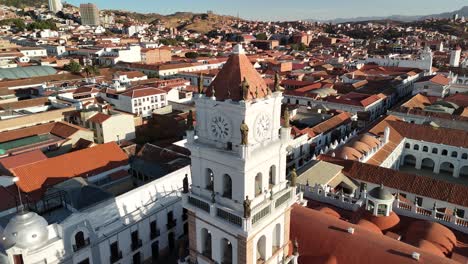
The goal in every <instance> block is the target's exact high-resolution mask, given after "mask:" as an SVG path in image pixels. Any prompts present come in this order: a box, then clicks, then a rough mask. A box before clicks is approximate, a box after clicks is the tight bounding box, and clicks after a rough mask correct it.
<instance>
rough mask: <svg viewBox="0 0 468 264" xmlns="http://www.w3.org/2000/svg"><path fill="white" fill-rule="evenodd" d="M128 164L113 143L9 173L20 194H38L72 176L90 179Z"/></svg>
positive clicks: (33, 164) (30, 165) (29, 165)
mask: <svg viewBox="0 0 468 264" xmlns="http://www.w3.org/2000/svg"><path fill="white" fill-rule="evenodd" d="M127 164H128V156H127V155H126V154H125V152H123V151H122V150H121V149H120V147H119V146H118V145H117V144H116V143H115V142H111V143H106V144H102V145H97V146H95V147H92V148H87V149H83V150H79V151H74V152H71V153H68V154H64V155H61V156H57V157H54V158H49V159H46V160H43V161H39V162H35V163H32V164H28V165H24V166H21V167H18V168H15V169H13V170H12V172H13V175H15V176H17V177H19V179H20V180H19V182H18V185H19V187H20V188H21V190H22V191H23V192H27V193H30V192H37V191H39V192H41V189H42V191H43V190H44V189H45V188H47V186H52V185H54V184H57V183H59V182H62V181H65V180H68V179H70V178H74V177H84V178H87V177H91V176H94V175H97V174H100V173H103V172H105V171H109V170H111V169H114V168H118V167H120V166H124V165H127Z"/></svg>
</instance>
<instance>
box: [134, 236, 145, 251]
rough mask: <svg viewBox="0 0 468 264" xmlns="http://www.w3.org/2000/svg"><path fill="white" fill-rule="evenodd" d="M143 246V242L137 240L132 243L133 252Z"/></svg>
mask: <svg viewBox="0 0 468 264" xmlns="http://www.w3.org/2000/svg"><path fill="white" fill-rule="evenodd" d="M142 245H143V242H142V241H141V239H137V240H135V241H132V251H135V250H137V249H139V248H141V246H142Z"/></svg>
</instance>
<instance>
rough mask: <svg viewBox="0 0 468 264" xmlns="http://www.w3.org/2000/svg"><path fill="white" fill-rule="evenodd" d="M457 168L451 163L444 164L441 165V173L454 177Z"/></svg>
mask: <svg viewBox="0 0 468 264" xmlns="http://www.w3.org/2000/svg"><path fill="white" fill-rule="evenodd" d="M454 168H455V166H453V164H452V163H451V162H448V161H446V162H443V163H442V164H440V173H447V174H450V175H453V169H454Z"/></svg>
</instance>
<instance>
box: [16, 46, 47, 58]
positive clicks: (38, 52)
mask: <svg viewBox="0 0 468 264" xmlns="http://www.w3.org/2000/svg"><path fill="white" fill-rule="evenodd" d="M19 51H20V52H21V53H23V54H24V56H28V57H30V58H34V57H47V50H46V49H44V48H40V47H38V48H24V49H21V48H20V49H19Z"/></svg>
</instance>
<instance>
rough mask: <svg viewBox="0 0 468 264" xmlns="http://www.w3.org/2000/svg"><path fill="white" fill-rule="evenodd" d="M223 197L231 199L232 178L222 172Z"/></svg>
mask: <svg viewBox="0 0 468 264" xmlns="http://www.w3.org/2000/svg"><path fill="white" fill-rule="evenodd" d="M223 185H224V188H223V197H225V198H228V199H232V179H231V176H229V175H227V174H224V176H223Z"/></svg>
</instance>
